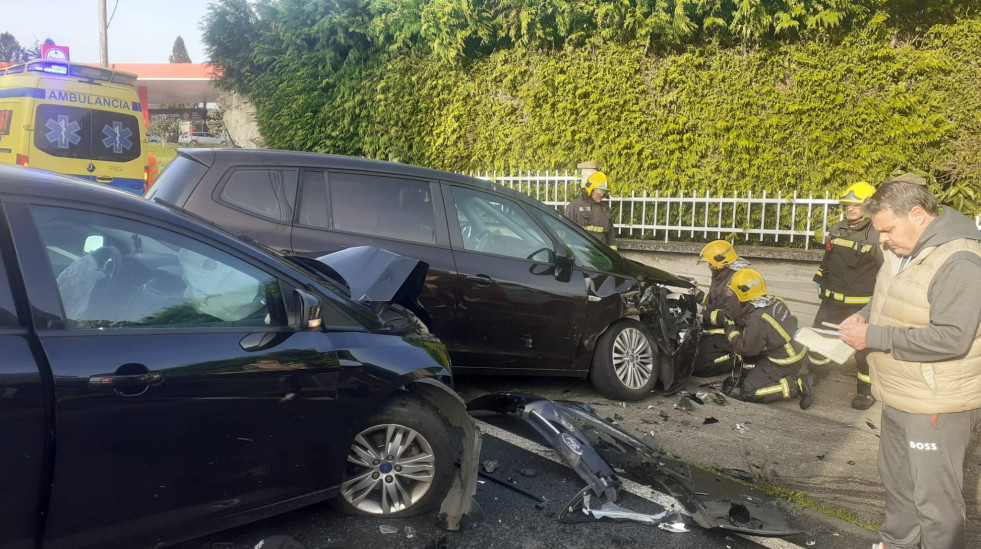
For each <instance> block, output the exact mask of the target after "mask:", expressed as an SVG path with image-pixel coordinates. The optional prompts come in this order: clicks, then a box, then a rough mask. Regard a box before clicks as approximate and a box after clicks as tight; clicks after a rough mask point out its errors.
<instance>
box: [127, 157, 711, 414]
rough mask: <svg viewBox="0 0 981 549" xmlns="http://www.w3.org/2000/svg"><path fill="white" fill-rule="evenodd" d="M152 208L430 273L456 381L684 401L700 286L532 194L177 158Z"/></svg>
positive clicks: (367, 168)
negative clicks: (573, 385)
mask: <svg viewBox="0 0 981 549" xmlns="http://www.w3.org/2000/svg"><path fill="white" fill-rule="evenodd" d="M146 196H147V198H150V199H153V200H161V201H165V202H167V203H170V204H174V205H176V206H178V207H181V208H184V209H186V210H188V211H190V212H193V213H195V214H197V215H200V216H202V217H206V218H207V219H209V220H211V221H212V222H214V223H216V224H218V225H220V226H222V227H225V228H226V229H228V230H230V231H231V232H233V233H241V234H245V235H248V236H250V237H252V238H255V239H256V240H258V241H260V242H263V243H265V244H267V245H268V246H271V247H273V248H275V249H277V250H281V251H283V252H287V253H295V254H303V255H310V256H317V255H320V254H323V253H327V252H331V251H336V250H340V249H344V248H347V247H350V246H361V245H370V246H377V247H380V248H384V249H387V250H390V251H392V252H395V253H398V254H400V255H404V256H407V257H412V258H416V259H419V260H422V261H425V262H426V263H428V264H429V266H430V270H429V280H428V282H427V284H426V288H425V290H424V291H423V294H422V296H421V301H422V304H423V305H424V306H425V308H426V310H427V311H428V312H429V314H430V315H431V316H432V323H433V332H434V333H435V334H436V335H437V336H439V338H440V339H441V340H442V341H443V342H444V343H445V344H446V345H447V347H448V348H449V350H450V356H451V358H452V361H453V369H454V373H456V374H475V373H481V374H534V375H564V376H578V377H586V376H589V377H590V378H591V380H592V381H593V384H594V385H595V386H596V387H597V389H599V390H600V391H601V392H602V393H603V394H604V395H606V396H607V397H610V398H614V399H638V398H642V397H643V396H645V395H647V394H649V393H650V391H651V389H652V388H653V387H654V384H655V382H656V381H658V380H660V382H661V383H662V385H663V387H664V388H665V389H666V390H668V391H669V392H671V391H675V390H677V389H678V388H679V387H680V386H681V384H682V383H683V382H684V380H685V379H687V377H688V376H689V374H690V373H691V370H692V363H693V358H694V352H695V348H696V346H697V340H698V337H699V328H698V323H697V322H696V320H695V316H696V306H697V305H696V299H695V296H694V284H693V283H692V281H691V280H688V279H682V278H679V277H677V276H675V275H672V274H670V273H667V272H664V271H661V270H659V269H655V268H651V267H648V266H645V265H642V264H640V263H637V262H634V261H631V260H628V259H625V258H624V257H622V256H621V255H620V254H618V253H617V252H616V251H614V250H612V249H611V248H609V247H608V246H606V245H604V244H602V243H600V242H599V241H598V240H596V239H595V238H594V237H593V236H592V234H590V233H589V232H587V231H585V230H583V229H581V228H580V227H578V226H577V225H575V224H573V223H571V222H569V221H568V220H567V219H566V218H564V217H562V216H561V215H559V214H558V213H556V212H555V211H554V210H553V209H552V208H549V207H547V206H545V205H544V204H542V203H541V202H538V201H536V200H534V199H532V198H529V197H528V196H525V195H523V194H520V193H517V192H513V191H511V190H509V189H506V188H503V187H501V186H499V185H494V184H492V183H489V182H486V181H481V180H479V179H474V178H471V177H466V176H462V175H457V174H452V173H447V172H442V171H436V170H429V169H424V168H418V167H413V166H407V165H403V164H395V163H388V162H379V161H373V160H365V159H358V158H347V157H341V156H329V155H320V154H310V153H296V152H286V151H267V150H262V151H255V150H214V149H207V150H200V149H199V150H179V151H178V156H177V158H176V159H175V160H174V161H173V162H172V163H171V164H170V165H169V166H168V167H167V169H166V170H165V171H164V173H163V174H162V175H161V177H160V179H159V180H158V181H157V182H156V183H155V184H154V185H153V187H151V188H150V190H149V191H148V192H147V195H146Z"/></svg>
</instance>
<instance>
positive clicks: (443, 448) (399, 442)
mask: <svg viewBox="0 0 981 549" xmlns="http://www.w3.org/2000/svg"><path fill="white" fill-rule="evenodd" d="M452 468H453V455H452V450H451V445H450V440H449V436H448V433H447V426H446V422H445V421H443V419H442V418H441V417H440V416H439V414H438V413H437V412H436V411H435V410H433V409H432V408H430V407H429V406H427V405H425V404H423V403H421V402H419V401H417V400H413V399H411V398H408V397H404V396H397V397H395V398H393V399H392V400H391V401H390V402H389V403H388V404H386V405H385V407H384V408H382V409H381V410H380V411H378V412H377V413H375V415H373V416H372V417H371V419H369V420H368V423H367V427H365V428H364V429H363V430H362V431H361V432H360V433H358V434H357V436H355V437H354V441H353V442H352V443H351V449H350V451H349V452H348V456H347V465H346V468H345V470H344V477H343V479H342V480H341V493H340V496H339V497H337V498H335V499H334V500H333V506H334V507H335V508H336V509H337V510H339V511H341V512H344V513H348V514H352V515H375V516H388V517H402V516H412V515H418V514H422V513H425V512H427V511H429V510H431V509H432V508H433V507H435V506H436V504H438V503H439V502H440V500H441V499H442V498H443V496H444V495H445V493H446V490H447V488H448V487H449V483H450V479H451V477H452V472H453V471H452Z"/></svg>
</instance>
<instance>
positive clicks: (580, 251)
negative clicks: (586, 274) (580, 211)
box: [542, 216, 613, 272]
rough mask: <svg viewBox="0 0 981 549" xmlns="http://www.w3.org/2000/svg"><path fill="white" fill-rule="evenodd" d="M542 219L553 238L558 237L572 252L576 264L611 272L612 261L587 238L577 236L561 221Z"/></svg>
mask: <svg viewBox="0 0 981 549" xmlns="http://www.w3.org/2000/svg"><path fill="white" fill-rule="evenodd" d="M542 218H543V219H544V221H545V225H547V226H548V228H549V230H551V231H552V232H553V233H555V236H557V237H559V239H561V240H562V242H565V244H566V246H568V247H569V249H570V250H572V255H574V256H575V258H576V262H577V263H578V264H579V266H580V267H585V268H592V269H596V270H599V271H607V272H609V271H611V270H613V260H612V259H610V257H609V256H608V255H606V254H605V253H603V252H602V250H600V249H599V247H598V246H597V245H596V244H594V243H593V242H591V241H590V240H589V239H588V238H586V237H585V236H583V235H581V234H579V233H578V232H576V231H575V230H573V229H572V228H571V227H569V226H567V225H566V224H565V223H563V222H562V221H561V220H558V219H554V218H551V217H548V216H542Z"/></svg>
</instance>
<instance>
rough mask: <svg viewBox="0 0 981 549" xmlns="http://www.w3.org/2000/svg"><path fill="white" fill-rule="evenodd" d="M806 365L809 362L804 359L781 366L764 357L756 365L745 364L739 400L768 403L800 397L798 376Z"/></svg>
mask: <svg viewBox="0 0 981 549" xmlns="http://www.w3.org/2000/svg"><path fill="white" fill-rule="evenodd" d="M805 364H807V360H806V359H803V360H799V361H797V363H796V364H788V365H786V366H781V365H779V364H774V363H773V362H771V361H770V360H768V359H766V358H763V357H761V358H759V359H758V360H757V361H756V364H749V363H747V364H744V365H743V379H742V384H741V385H740V388H739V398H740V399H741V400H745V401H747V402H762V403H766V402H774V401H777V400H783V399H785V398H796V397H798V396H800V386H799V385H798V384H797V374H798V373H799V372H800V369H801V368H802V367H803V366H804V365H805Z"/></svg>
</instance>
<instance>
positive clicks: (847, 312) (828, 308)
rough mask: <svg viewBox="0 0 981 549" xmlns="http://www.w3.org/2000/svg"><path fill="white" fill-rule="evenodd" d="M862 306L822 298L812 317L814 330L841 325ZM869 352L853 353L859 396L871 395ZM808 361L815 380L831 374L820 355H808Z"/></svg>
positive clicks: (828, 362)
mask: <svg viewBox="0 0 981 549" xmlns="http://www.w3.org/2000/svg"><path fill="white" fill-rule="evenodd" d="M864 306H865V305H863V304H857V305H852V304H845V303H842V302H841V301H836V300H834V299H831V298H823V299H822V300H821V306H820V307H819V308H818V312H817V314H816V315H815V316H814V324H812V326H813V327H815V328H824V329H828V328H827V326H824V325H823V324H822V323H823V322H830V323H832V324H841V321H842V320H845V319H846V318H848V317H849V316H851V315H853V314H855V313H857V312H859V311H861V310H862V307H864ZM868 356H869V351H868V349H865V350H862V351H857V352H856V353H855V368H856V372H855V377H856V380H855V390H856V392H857V393H858V394H860V395H869V396H871V395H872V380H871V379H870V378H869V361H868ZM807 357H808V359H810V361H811V365H810V366H809V367H808V371H809V372H810V373H812V374H814V376H815V378H817V379H820V378H824V377H827V376H828V374H830V373H831V361H830V360H828V358H827V357H826V356H824V355H822V354H820V353H813V352H811V353H808V354H807Z"/></svg>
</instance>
